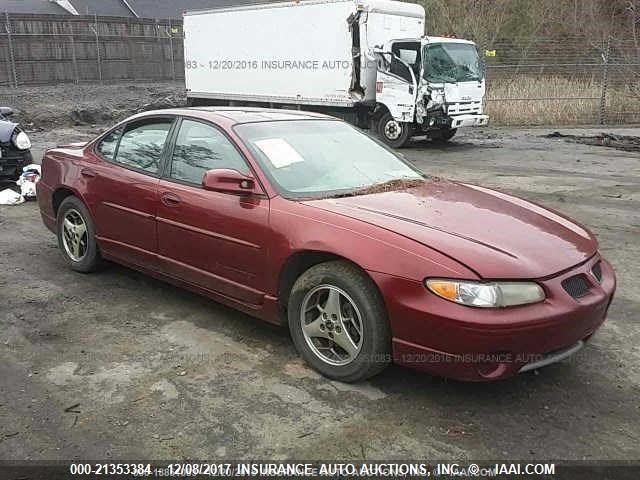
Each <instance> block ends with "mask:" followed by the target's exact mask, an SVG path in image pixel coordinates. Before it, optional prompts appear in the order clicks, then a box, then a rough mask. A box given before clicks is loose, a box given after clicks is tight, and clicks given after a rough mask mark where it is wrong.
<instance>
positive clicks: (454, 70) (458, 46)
mask: <svg viewBox="0 0 640 480" xmlns="http://www.w3.org/2000/svg"><path fill="white" fill-rule="evenodd" d="M423 57H424V59H425V65H424V78H425V80H427V81H430V82H446V83H457V82H469V81H473V80H476V81H479V80H482V78H483V76H484V72H483V71H482V65H481V63H480V57H479V56H478V51H477V49H476V47H475V45H472V44H469V43H434V44H429V45H425V47H424V55H423Z"/></svg>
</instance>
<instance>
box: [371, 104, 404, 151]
mask: <svg viewBox="0 0 640 480" xmlns="http://www.w3.org/2000/svg"><path fill="white" fill-rule="evenodd" d="M377 130H378V137H380V139H381V140H382V141H383V142H384V143H386V144H387V145H389V146H390V147H392V148H402V147H404V146H405V145H406V144H407V142H408V141H409V139H410V138H411V136H412V135H413V127H412V125H411V124H410V123H407V122H398V121H397V120H395V119H394V118H393V117H392V116H391V114H390V113H389V112H386V113H385V114H383V115H382V116H381V117H380V119H379V120H378V128H377Z"/></svg>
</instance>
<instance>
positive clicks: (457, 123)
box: [449, 115, 489, 128]
mask: <svg viewBox="0 0 640 480" xmlns="http://www.w3.org/2000/svg"><path fill="white" fill-rule="evenodd" d="M449 119H450V121H451V123H450V127H449V128H464V127H484V126H486V125H488V124H489V115H455V116H451V117H449Z"/></svg>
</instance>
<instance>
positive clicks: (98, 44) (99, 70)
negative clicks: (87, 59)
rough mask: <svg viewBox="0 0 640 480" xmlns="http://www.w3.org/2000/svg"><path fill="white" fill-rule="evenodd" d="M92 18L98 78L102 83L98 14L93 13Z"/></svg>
mask: <svg viewBox="0 0 640 480" xmlns="http://www.w3.org/2000/svg"><path fill="white" fill-rule="evenodd" d="M93 18H94V30H93V32H94V33H95V35H96V59H97V62H98V80H100V83H102V60H101V59H100V38H99V36H98V14H97V13H95V14H94V15H93Z"/></svg>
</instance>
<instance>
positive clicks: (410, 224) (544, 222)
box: [303, 180, 598, 279]
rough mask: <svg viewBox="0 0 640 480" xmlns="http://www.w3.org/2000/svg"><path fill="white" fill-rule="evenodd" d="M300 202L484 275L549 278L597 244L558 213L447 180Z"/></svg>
mask: <svg viewBox="0 0 640 480" xmlns="http://www.w3.org/2000/svg"><path fill="white" fill-rule="evenodd" d="M303 203H305V204H306V205H309V206H313V207H316V208H321V209H323V210H328V211H331V212H334V213H337V214H340V215H345V216H348V217H352V218H355V219H358V220H361V221H363V222H367V223H369V224H373V225H377V226H379V227H381V228H385V229H387V230H390V231H393V232H396V233H397V234H399V235H403V236H405V237H407V238H411V239H413V240H415V241H416V242H419V243H421V244H423V245H425V246H427V247H430V248H433V249H435V250H438V251H439V252H441V253H443V254H445V255H447V256H449V257H452V258H454V259H455V260H457V261H459V262H461V263H463V264H464V265H465V266H467V267H468V268H470V269H472V270H473V271H475V272H476V273H477V274H478V275H479V276H480V277H482V278H496V279H498V278H511V279H515V278H518V279H533V278H542V277H547V276H550V275H553V274H555V273H558V272H561V271H563V270H566V269H568V268H570V267H572V266H574V265H577V264H579V263H581V262H583V261H585V260H586V259H588V258H590V257H591V256H593V255H594V254H595V253H596V251H597V248H598V244H597V241H596V240H595V238H594V236H593V234H591V232H589V231H588V230H587V229H586V228H584V227H582V226H581V225H579V224H577V223H576V222H574V221H572V220H570V219H569V218H567V217H565V216H563V215H561V214H559V213H557V212H554V211H552V210H548V209H546V208H543V207H541V206H539V205H536V204H534V203H531V202H529V201H526V200H523V199H520V198H517V197H514V196H512V195H507V194H505V193H501V192H497V191H495V190H490V189H487V188H483V187H478V186H475V185H469V184H463V183H457V182H451V181H447V180H435V181H428V182H426V183H425V184H424V186H420V187H416V188H411V189H408V190H400V191H392V192H383V193H374V194H368V195H356V196H353V197H344V198H335V199H323V200H309V201H305V202H303Z"/></svg>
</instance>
